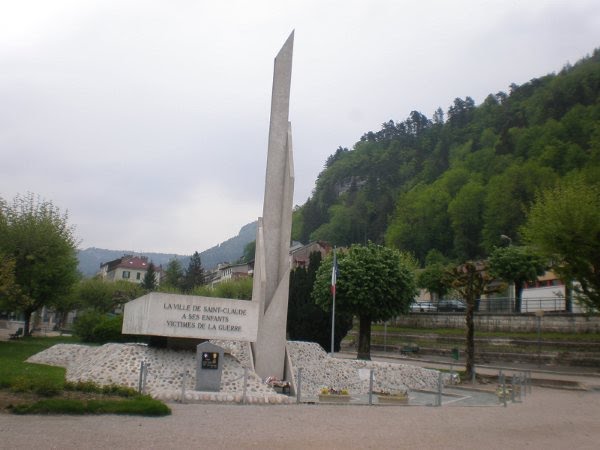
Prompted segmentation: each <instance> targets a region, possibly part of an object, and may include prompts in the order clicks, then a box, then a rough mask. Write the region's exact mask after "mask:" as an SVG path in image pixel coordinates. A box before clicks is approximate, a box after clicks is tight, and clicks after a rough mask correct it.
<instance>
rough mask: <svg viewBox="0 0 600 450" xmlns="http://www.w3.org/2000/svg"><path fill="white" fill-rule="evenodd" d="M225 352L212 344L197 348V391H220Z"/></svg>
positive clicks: (206, 343)
mask: <svg viewBox="0 0 600 450" xmlns="http://www.w3.org/2000/svg"><path fill="white" fill-rule="evenodd" d="M224 358H225V351H224V349H223V348H222V347H219V346H218V345H215V344H213V343H212V342H208V341H207V342H203V343H202V344H198V345H197V346H196V390H197V391H216V392H218V391H220V390H221V375H222V372H223V367H222V365H223V364H224V363H225V359H224Z"/></svg>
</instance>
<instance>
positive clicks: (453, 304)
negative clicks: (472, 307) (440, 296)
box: [437, 300, 467, 312]
mask: <svg viewBox="0 0 600 450" xmlns="http://www.w3.org/2000/svg"><path fill="white" fill-rule="evenodd" d="M437 310H438V311H441V312H459V311H466V310H467V306H466V305H465V304H464V303H463V302H461V301H460V300H440V301H439V302H438V304H437Z"/></svg>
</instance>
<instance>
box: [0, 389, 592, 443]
mask: <svg viewBox="0 0 600 450" xmlns="http://www.w3.org/2000/svg"><path fill="white" fill-rule="evenodd" d="M170 406H171V407H172V409H173V415H172V416H170V417H165V418H139V417H129V416H124V417H119V416H99V417H92V416H87V417H72V416H50V417H48V416H13V415H8V414H2V415H0V448H3V449H31V448H49V449H50V448H60V449H109V448H110V449H121V448H127V449H142V448H143V449H171V448H180V449H188V448H261V449H277V448H284V449H286V450H290V449H305V448H312V449H325V448H326V449H337V448H339V449H368V448H378V449H379V448H411V449H421V448H450V449H454V448H456V449H458V448H460V449H464V448H486V449H507V448H530V449H538V448H539V449H565V448H572V449H578V450H580V449H597V448H598V445H599V444H598V443H599V442H600V427H599V426H598V417H600V393H598V392H594V391H589V392H583V391H567V390H556V389H546V388H534V390H533V392H532V394H531V395H529V396H528V397H527V399H526V401H525V402H523V403H519V404H509V405H508V407H506V408H504V407H502V406H493V407H462V408H461V407H441V408H436V407H427V406H409V407H402V406H400V407H392V406H390V407H375V406H372V407H369V406H345V405H331V406H324V405H288V406H243V405H222V404H193V405H180V404H172V405H170Z"/></svg>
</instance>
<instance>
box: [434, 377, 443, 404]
mask: <svg viewBox="0 0 600 450" xmlns="http://www.w3.org/2000/svg"><path fill="white" fill-rule="evenodd" d="M442 385H443V383H442V372H439V374H438V392H437V402H436V406H442Z"/></svg>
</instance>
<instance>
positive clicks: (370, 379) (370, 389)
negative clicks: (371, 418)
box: [369, 369, 375, 406]
mask: <svg viewBox="0 0 600 450" xmlns="http://www.w3.org/2000/svg"><path fill="white" fill-rule="evenodd" d="M374 372H375V371H374V370H373V369H371V370H369V406H371V405H372V404H373V373H374Z"/></svg>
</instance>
